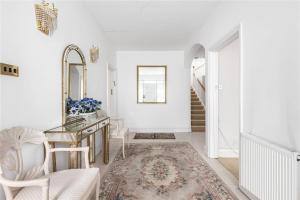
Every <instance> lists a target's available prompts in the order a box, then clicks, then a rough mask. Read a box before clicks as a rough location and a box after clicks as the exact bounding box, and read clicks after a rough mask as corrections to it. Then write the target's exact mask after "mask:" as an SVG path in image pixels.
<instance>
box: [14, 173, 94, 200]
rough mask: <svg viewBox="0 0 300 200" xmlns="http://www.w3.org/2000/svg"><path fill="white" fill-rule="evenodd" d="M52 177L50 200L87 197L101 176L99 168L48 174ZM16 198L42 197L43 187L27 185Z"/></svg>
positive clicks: (18, 199) (26, 199)
mask: <svg viewBox="0 0 300 200" xmlns="http://www.w3.org/2000/svg"><path fill="white" fill-rule="evenodd" d="M48 176H49V177H50V186H49V200H54V199H55V200H66V199H72V200H79V199H86V198H87V195H88V194H89V193H90V190H92V189H94V188H95V185H96V184H97V179H99V178H100V176H99V169H98V168H89V169H71V170H63V171H59V172H55V173H51V174H49V175H48ZM14 199H15V200H40V199H42V190H41V187H25V188H23V189H22V190H20V192H18V194H17V196H16V197H15V198H14Z"/></svg>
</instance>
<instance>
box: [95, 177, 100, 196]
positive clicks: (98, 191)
mask: <svg viewBox="0 0 300 200" xmlns="http://www.w3.org/2000/svg"><path fill="white" fill-rule="evenodd" d="M99 195H100V172H99V173H98V179H97V184H96V196H95V199H96V200H98V199H99Z"/></svg>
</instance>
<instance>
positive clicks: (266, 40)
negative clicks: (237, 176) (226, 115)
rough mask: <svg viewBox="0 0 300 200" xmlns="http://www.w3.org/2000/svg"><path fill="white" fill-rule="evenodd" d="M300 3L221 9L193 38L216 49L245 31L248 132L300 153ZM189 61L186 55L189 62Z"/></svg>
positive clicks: (233, 5)
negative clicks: (240, 28) (236, 32)
mask: <svg viewBox="0 0 300 200" xmlns="http://www.w3.org/2000/svg"><path fill="white" fill-rule="evenodd" d="M299 13H300V3H299V2H240V3H237V2H235V3H229V2H224V3H222V4H221V5H220V6H219V7H218V8H217V9H216V10H215V11H214V13H212V14H211V15H210V17H209V18H208V19H207V20H206V22H205V24H204V26H203V27H202V28H201V29H200V30H199V31H198V32H197V33H195V35H194V36H193V37H192V38H191V40H190V42H189V45H187V49H186V51H187V52H188V51H189V49H190V48H191V47H192V45H193V44H195V43H200V44H203V45H204V46H205V49H206V50H209V49H210V48H212V46H213V45H215V44H216V43H217V42H219V40H221V39H223V37H224V36H225V35H227V34H228V33H229V32H231V31H232V30H233V29H234V28H235V27H237V26H238V25H239V24H240V23H242V26H243V35H242V37H243V52H244V53H243V64H244V72H243V76H244V88H243V89H244V94H243V98H244V104H243V109H244V115H243V118H244V130H243V131H244V132H247V133H253V134H254V135H257V136H260V137H263V138H265V139H266V140H268V141H271V142H273V143H276V144H279V145H282V146H284V147H286V148H289V149H293V150H297V151H300V134H299V132H300V124H299V121H300V103H299V102H300V92H299V91H300V80H299V69H300V68H299V66H300V59H299V55H300V51H299V50H300V49H299V47H300V42H299V41H300V38H299V37H300V36H299V35H300V16H299V15H300V14H299ZM188 57H189V55H186V58H188Z"/></svg>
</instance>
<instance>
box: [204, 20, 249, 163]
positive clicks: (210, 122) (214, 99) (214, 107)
mask: <svg viewBox="0 0 300 200" xmlns="http://www.w3.org/2000/svg"><path fill="white" fill-rule="evenodd" d="M236 39H238V40H239V43H240V91H239V92H240V98H239V132H240V133H239V145H240V144H241V141H240V140H241V133H242V132H243V129H244V119H243V116H244V115H243V113H244V110H243V101H244V99H243V91H244V89H243V88H244V86H243V85H244V77H243V74H244V73H243V71H244V66H243V63H244V62H243V30H242V24H239V25H238V26H237V27H235V28H234V29H233V30H232V31H231V32H230V33H228V34H227V35H225V36H224V37H223V38H222V39H221V40H219V41H218V42H217V43H215V44H214V45H212V46H211V48H208V66H207V83H206V85H207V95H206V102H207V121H206V127H207V134H206V145H207V155H208V157H210V158H218V157H219V152H218V150H219V147H218V142H219V141H218V140H219V108H218V107H219V105H218V103H219V102H218V99H219V97H218V92H219V91H218V80H219V79H218V78H219V77H218V76H219V72H218V68H219V63H218V60H219V51H220V50H221V49H222V48H224V47H225V46H227V45H228V44H230V43H231V42H233V41H234V40H236ZM240 149H241V147H239V150H240ZM239 152H240V151H239ZM239 156H241V154H240V153H239Z"/></svg>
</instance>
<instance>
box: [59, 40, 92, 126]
mask: <svg viewBox="0 0 300 200" xmlns="http://www.w3.org/2000/svg"><path fill="white" fill-rule="evenodd" d="M86 77H87V67H86V61H85V57H84V55H83V53H82V51H81V49H80V48H79V47H78V46H76V45H74V44H71V45H68V46H67V47H66V48H65V50H64V53H63V57H62V123H63V124H64V123H65V122H66V119H67V116H68V113H67V108H66V106H67V103H66V102H67V99H68V98H71V99H73V100H80V99H83V98H84V97H86V95H87V94H86V91H87V89H86V85H87V82H86V81H87V80H86V79H87V78H86Z"/></svg>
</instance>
